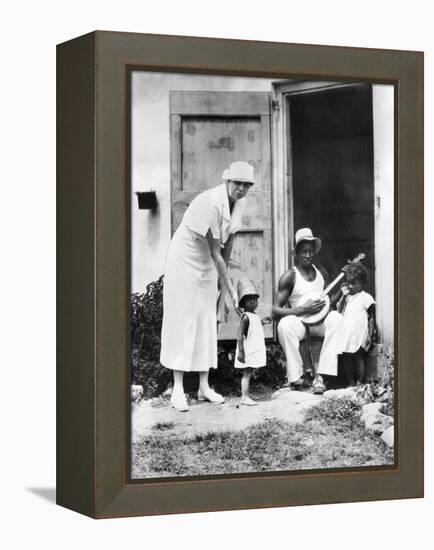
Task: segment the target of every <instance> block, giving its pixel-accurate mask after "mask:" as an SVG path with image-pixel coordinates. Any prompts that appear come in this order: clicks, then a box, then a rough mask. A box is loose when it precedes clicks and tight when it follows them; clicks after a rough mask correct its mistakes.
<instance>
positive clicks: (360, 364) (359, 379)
mask: <svg viewBox="0 0 434 550" xmlns="http://www.w3.org/2000/svg"><path fill="white" fill-rule="evenodd" d="M364 377H365V354H364V352H363V350H361V349H360V350H359V351H357V352H356V353H355V354H354V379H355V381H356V383H357V384H362V383H363V379H364Z"/></svg>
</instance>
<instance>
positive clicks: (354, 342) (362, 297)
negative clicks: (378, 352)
mask: <svg viewBox="0 0 434 550" xmlns="http://www.w3.org/2000/svg"><path fill="white" fill-rule="evenodd" d="M372 304H375V300H374V298H373V297H372V296H371V295H370V294H368V293H367V292H365V291H364V290H362V291H361V292H357V294H348V295H347V296H346V297H345V300H344V306H343V311H342V315H343V318H342V321H341V325H340V327H339V329H338V331H337V333H336V346H337V350H338V353H355V352H356V351H358V350H359V349H360V348H363V349H367V341H368V309H369V308H370V307H371V305H372Z"/></svg>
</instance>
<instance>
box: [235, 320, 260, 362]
mask: <svg viewBox="0 0 434 550" xmlns="http://www.w3.org/2000/svg"><path fill="white" fill-rule="evenodd" d="M244 315H247V317H248V318H249V329H248V331H247V336H244V337H243V338H244V357H245V362H244V363H240V361H238V344H237V351H236V354H235V365H234V366H235V368H236V369H246V368H251V369H258V368H260V367H265V365H266V363H267V356H266V350H265V339H264V329H263V328H262V323H261V318H260V317H259V315H257V314H256V313H251V312H250V311H245V312H244V313H243V316H244Z"/></svg>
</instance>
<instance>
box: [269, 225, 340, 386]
mask: <svg viewBox="0 0 434 550" xmlns="http://www.w3.org/2000/svg"><path fill="white" fill-rule="evenodd" d="M320 248H321V239H319V238H318V237H314V236H313V235H312V231H311V230H310V229H309V228H307V227H306V228H304V229H299V230H298V231H297V233H296V234H295V248H294V250H293V252H292V253H293V254H294V256H295V266H294V267H293V268H291V269H289V270H288V271H287V272H286V273H284V274H283V275H282V277H281V278H280V280H279V287H278V291H277V296H276V303H275V304H274V305H273V310H272V311H273V318H274V319H279V324H278V326H277V333H278V336H279V342H280V344H281V346H282V348H283V351H284V352H285V356H286V370H287V375H288V383H289V384H290V385H293V386H301V384H302V383H303V378H302V375H303V362H302V359H301V356H300V352H299V344H300V340H302V339H303V338H305V336H306V326H305V325H304V324H303V322H302V321H301V319H300V316H302V315H312V314H314V313H318V312H319V311H321V309H322V308H323V306H324V300H319V299H318V300H308V301H307V302H306V303H305V304H303V305H297V304H298V302H299V300H300V299H301V297H302V296H304V295H305V294H307V293H308V292H312V291H316V292H322V291H323V290H324V288H325V287H326V284H327V282H328V276H327V273H326V271H325V270H324V269H323V268H319V267H316V266H315V265H314V263H313V258H314V255H315V254H316V253H317V252H318V251H319V250H320ZM340 320H341V314H340V313H338V312H337V311H331V312H330V313H329V314H328V315H327V316H326V317H325V319H324V320H323V321H322V322H321V323H320V324H319V325H315V326H313V327H312V326H311V327H310V329H309V330H310V333H311V334H312V335H313V336H324V343H323V345H322V348H321V354H320V358H319V365H318V371H317V373H316V376H315V380H314V383H313V389H314V393H318V394H321V393H323V392H324V390H325V386H324V382H323V378H322V375H323V374H325V375H329V376H337V374H338V356H337V353H336V350H335V345H334V341H333V339H334V336H335V334H336V331H337V328H338V326H339V323H340Z"/></svg>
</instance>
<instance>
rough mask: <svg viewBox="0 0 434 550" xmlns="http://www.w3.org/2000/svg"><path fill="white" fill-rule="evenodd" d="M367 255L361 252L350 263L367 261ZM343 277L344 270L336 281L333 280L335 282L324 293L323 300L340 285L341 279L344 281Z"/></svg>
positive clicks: (322, 294)
mask: <svg viewBox="0 0 434 550" xmlns="http://www.w3.org/2000/svg"><path fill="white" fill-rule="evenodd" d="M365 257H366V256H365V254H363V252H361V253H360V254H358V255H357V256H356V257H355V258H353V259H352V260H348V263H354V262H360V260H364V259H365ZM343 277H345V272H344V270H342V273H340V274H339V275H338V276H337V277H336V279H333V281H332V282H331V283H330V284H329V285H328V286H327V288H325V289H324V290H323V291H322V293H321V298H324V297H325V296H327V294H328V293H329V292H330V291H331V290H332V289H333V288H334V287H335V286H336V285H337V284H338V283H339V281H340V280H341V279H343Z"/></svg>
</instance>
